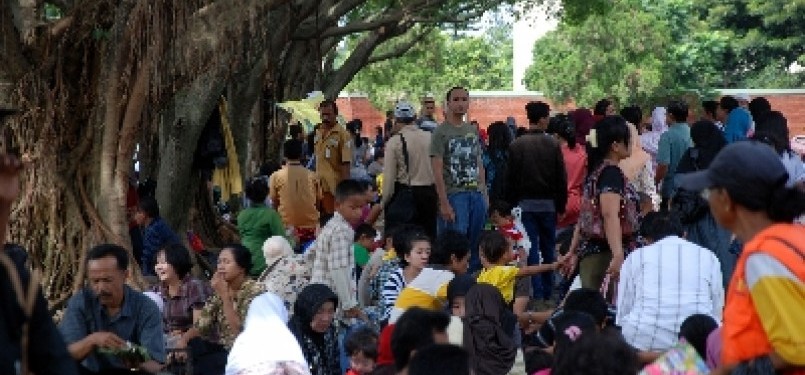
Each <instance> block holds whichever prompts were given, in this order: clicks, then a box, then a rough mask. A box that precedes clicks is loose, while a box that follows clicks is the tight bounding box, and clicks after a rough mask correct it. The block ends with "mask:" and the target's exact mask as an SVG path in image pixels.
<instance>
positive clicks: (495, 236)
mask: <svg viewBox="0 0 805 375" xmlns="http://www.w3.org/2000/svg"><path fill="white" fill-rule="evenodd" d="M478 247H479V253H480V255H481V264H482V265H483V267H484V269H483V270H481V273H479V274H478V282H479V283H487V284H491V285H492V286H494V287H495V288H497V289H498V290H500V293H501V294H502V295H503V299H504V300H505V301H506V303H507V304H511V303H512V301H513V300H514V284H515V281H516V279H517V277H525V276H534V275H537V274H540V273H543V272H550V271H553V270H555V269H556V263H551V264H537V265H531V266H521V267H518V266H516V265H510V264H512V261H513V260H514V252H513V250H512V243H511V241H510V240H508V239H507V238H506V237H505V236H504V235H503V234H501V233H500V232H497V231H488V232H486V233H484V234H483V235H482V236H481V240H480V241H479V244H478Z"/></svg>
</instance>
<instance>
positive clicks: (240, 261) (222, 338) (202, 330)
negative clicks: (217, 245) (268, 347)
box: [191, 244, 264, 374]
mask: <svg viewBox="0 0 805 375" xmlns="http://www.w3.org/2000/svg"><path fill="white" fill-rule="evenodd" d="M251 267H252V256H251V253H250V252H249V249H247V248H246V247H244V246H243V245H240V244H233V245H228V246H226V247H224V248H223V249H222V250H221V252H220V253H219V254H218V268H217V271H216V272H215V275H213V277H212V289H213V291H214V292H215V293H214V294H213V295H212V296H211V297H210V298H209V299H207V303H205V304H204V308H203V309H202V310H201V313H200V314H199V319H198V320H197V321H196V323H195V328H196V329H197V330H198V333H199V335H200V336H201V338H203V339H204V341H205V342H204V344H203V345H202V344H199V346H200V348H193V349H192V350H193V356H194V358H196V359H198V358H197V357H199V356H198V355H197V351H201V352H203V354H212V355H211V356H209V357H208V359H209V360H208V361H206V363H204V366H205V368H207V369H209V370H210V373H219V374H220V373H223V370H224V366H225V365H226V352H227V351H229V349H230V348H231V347H232V344H233V343H234V342H235V338H237V336H238V334H240V332H241V331H242V330H243V320H244V318H245V317H246V312H247V310H248V308H249V304H250V303H251V302H252V300H253V299H254V298H255V297H257V296H258V295H260V294H262V293H263V292H264V287H263V284H262V283H258V282H257V281H254V280H251V279H249V278H248V276H247V274H248V272H249V269H251ZM224 301H227V303H224ZM191 346H192V345H191ZM202 346H203V347H202ZM200 367H201V365H200V364H197V365H195V366H194V368H197V369H198V368H200ZM218 370H220V371H218Z"/></svg>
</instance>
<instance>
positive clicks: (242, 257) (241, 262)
mask: <svg viewBox="0 0 805 375" xmlns="http://www.w3.org/2000/svg"><path fill="white" fill-rule="evenodd" d="M226 249H229V250H230V251H231V252H232V257H233V258H235V264H237V265H238V267H240V268H242V269H244V270H245V271H246V273H247V274H248V273H249V271H250V270H251V269H252V267H253V263H252V253H251V252H250V251H249V249H248V248H247V247H246V246H243V245H241V244H239V243H233V244H230V245H226V246H224V247H222V248H221V251H224V250H226Z"/></svg>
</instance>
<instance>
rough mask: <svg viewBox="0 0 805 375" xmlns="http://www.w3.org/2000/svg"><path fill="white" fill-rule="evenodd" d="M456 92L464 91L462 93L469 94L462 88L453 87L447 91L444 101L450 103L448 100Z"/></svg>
mask: <svg viewBox="0 0 805 375" xmlns="http://www.w3.org/2000/svg"><path fill="white" fill-rule="evenodd" d="M456 90H464V91H467V92H469V90H467V89H465V88H464V87H463V86H453V87H451V88H450V90H447V95H445V99H446V100H447V101H448V102H449V101H450V98H451V97H452V96H453V91H456Z"/></svg>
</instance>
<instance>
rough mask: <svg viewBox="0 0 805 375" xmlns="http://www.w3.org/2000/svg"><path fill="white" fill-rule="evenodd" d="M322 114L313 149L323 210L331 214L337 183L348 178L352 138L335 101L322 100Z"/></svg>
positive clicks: (333, 207) (320, 110)
mask: <svg viewBox="0 0 805 375" xmlns="http://www.w3.org/2000/svg"><path fill="white" fill-rule="evenodd" d="M319 115H320V116H321V125H320V126H319V129H318V130H316V136H315V138H314V140H313V143H314V146H313V150H314V154H315V156H316V176H317V177H318V178H319V182H320V183H321V191H322V197H321V213H322V215H327V216H329V215H332V214H333V213H334V212H335V187H336V185H338V183H339V182H341V181H343V180H346V179H348V178H349V166H350V163H351V162H352V138H351V136H350V134H349V132H347V130H346V129H344V127H343V126H341V125H340V124H338V121H337V120H336V116H338V107H337V106H336V105H335V102H334V101H332V100H325V101H323V102H321V104H319Z"/></svg>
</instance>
